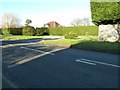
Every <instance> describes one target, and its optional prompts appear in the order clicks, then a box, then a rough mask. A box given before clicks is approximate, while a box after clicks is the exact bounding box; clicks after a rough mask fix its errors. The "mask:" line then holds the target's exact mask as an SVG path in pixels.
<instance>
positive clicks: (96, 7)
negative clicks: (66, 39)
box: [90, 0, 120, 41]
mask: <svg viewBox="0 0 120 90" xmlns="http://www.w3.org/2000/svg"><path fill="white" fill-rule="evenodd" d="M92 1H93V0H91V2H90V3H91V13H92V22H93V23H94V24H95V25H97V26H99V25H102V24H103V25H107V24H111V25H113V27H114V29H115V30H116V31H117V33H118V41H120V1H116V2H110V0H108V1H107V2H92ZM116 25H117V26H116Z"/></svg>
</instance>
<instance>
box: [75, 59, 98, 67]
mask: <svg viewBox="0 0 120 90" xmlns="http://www.w3.org/2000/svg"><path fill="white" fill-rule="evenodd" d="M76 61H77V62H81V63H85V64H90V65H94V66H95V65H96V64H95V63H91V62H86V61H83V60H76Z"/></svg>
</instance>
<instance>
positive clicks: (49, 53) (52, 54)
mask: <svg viewBox="0 0 120 90" xmlns="http://www.w3.org/2000/svg"><path fill="white" fill-rule="evenodd" d="M20 48H23V49H27V50H32V51H36V52H41V53H46V54H51V55H54V53H51V52H45V51H41V50H36V49H32V48H27V47H20Z"/></svg>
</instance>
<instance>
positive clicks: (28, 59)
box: [8, 48, 64, 68]
mask: <svg viewBox="0 0 120 90" xmlns="http://www.w3.org/2000/svg"><path fill="white" fill-rule="evenodd" d="M63 49H64V48H60V49H55V50H53V51H50V52H47V53H42V54H39V55H36V56H33V57H29V58H26V59H23V60H20V61H19V62H16V63H15V64H12V65H9V66H8V67H9V68H13V67H15V66H18V65H21V64H23V63H26V62H29V61H31V60H34V59H36V58H40V57H42V56H45V55H47V54H50V53H53V52H57V51H59V50H63Z"/></svg>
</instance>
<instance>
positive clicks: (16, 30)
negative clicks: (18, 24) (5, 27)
mask: <svg viewBox="0 0 120 90" xmlns="http://www.w3.org/2000/svg"><path fill="white" fill-rule="evenodd" d="M22 29H23V28H10V33H11V34H12V35H22Z"/></svg>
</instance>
